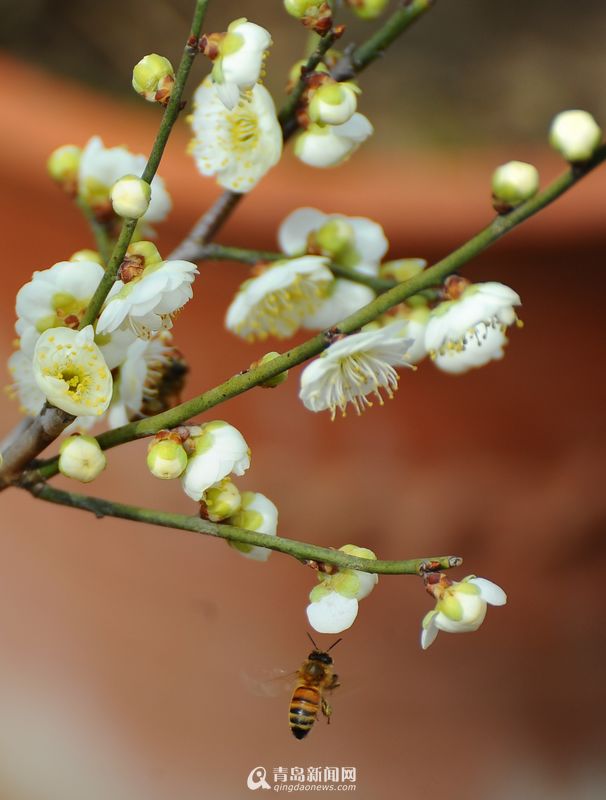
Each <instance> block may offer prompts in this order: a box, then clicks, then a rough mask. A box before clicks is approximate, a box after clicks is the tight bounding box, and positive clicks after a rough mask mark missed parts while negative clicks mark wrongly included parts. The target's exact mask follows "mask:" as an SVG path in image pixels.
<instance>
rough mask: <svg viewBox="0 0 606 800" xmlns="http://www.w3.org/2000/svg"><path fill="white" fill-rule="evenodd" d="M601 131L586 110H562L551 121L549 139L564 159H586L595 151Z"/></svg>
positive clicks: (574, 161)
mask: <svg viewBox="0 0 606 800" xmlns="http://www.w3.org/2000/svg"><path fill="white" fill-rule="evenodd" d="M601 140H602V131H601V129H600V126H599V125H598V124H597V122H596V121H595V119H594V118H593V117H592V116H591V114H589V112H587V111H578V110H575V111H562V112H561V113H560V114H558V115H557V117H556V118H555V119H554V120H553V122H552V123H551V128H550V130H549V141H550V143H551V146H552V147H554V148H555V149H556V150H557V151H558V152H559V153H561V154H562V155H563V156H564V158H565V159H566V161H571V162H572V163H576V162H580V161H588V160H589V159H590V158H591V157H592V155H593V154H594V153H595V151H596V149H597V147H598V145H599V144H600V141H601Z"/></svg>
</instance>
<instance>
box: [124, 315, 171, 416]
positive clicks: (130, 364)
mask: <svg viewBox="0 0 606 800" xmlns="http://www.w3.org/2000/svg"><path fill="white" fill-rule="evenodd" d="M112 335H114V334H112ZM174 355H175V350H174V348H173V346H172V335H171V334H170V333H169V332H168V331H160V332H159V333H158V334H156V335H155V336H153V337H152V338H151V339H149V340H143V339H135V341H133V342H132V343H131V344H129V346H128V347H127V349H126V351H125V358H124V361H123V363H122V364H121V366H120V372H119V374H118V377H117V379H116V380H115V381H114V394H113V397H112V403H111V406H110V408H109V423H110V425H111V427H112V428H116V427H118V426H120V425H126V423H127V422H130V421H131V420H133V419H137V418H139V417H141V416H143V409H144V406H145V403H146V402H147V401H148V400H150V399H152V398H154V397H155V396H156V394H157V390H158V384H159V383H160V381H161V379H162V376H163V374H164V371H165V369H166V368H167V366H168V365H169V364H170V362H171V360H172V359H173V358H174Z"/></svg>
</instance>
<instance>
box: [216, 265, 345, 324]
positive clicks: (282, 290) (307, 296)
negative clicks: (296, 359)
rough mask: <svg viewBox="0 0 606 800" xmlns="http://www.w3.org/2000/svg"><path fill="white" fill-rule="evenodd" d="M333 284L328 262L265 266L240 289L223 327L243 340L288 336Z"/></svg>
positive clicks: (312, 311)
mask: <svg viewBox="0 0 606 800" xmlns="http://www.w3.org/2000/svg"><path fill="white" fill-rule="evenodd" d="M332 282H333V276H332V272H331V271H330V270H329V269H328V259H327V258H324V257H322V256H301V257H300V258H293V259H289V260H284V261H276V262H274V263H273V264H269V265H267V267H266V268H265V269H264V271H263V272H261V274H260V275H258V276H257V277H254V278H250V279H249V280H248V281H246V282H245V283H243V284H242V286H240V289H239V290H238V293H237V294H236V296H235V298H234V299H233V301H232V303H231V305H230V306H229V308H228V310H227V315H226V318H225V325H226V326H227V328H228V329H229V330H230V331H233V332H234V333H236V334H237V335H238V336H241V337H243V338H244V339H250V340H252V339H255V338H257V339H264V338H266V337H267V336H269V335H272V336H277V337H279V338H285V337H287V336H291V335H292V334H293V333H294V332H295V331H296V330H297V328H298V327H299V325H300V324H301V322H302V320H303V318H304V317H306V316H308V315H310V314H313V313H315V312H316V311H317V310H318V308H319V307H320V305H321V303H322V300H323V299H324V297H325V296H326V292H327V290H328V287H329V286H330V285H331V283H332Z"/></svg>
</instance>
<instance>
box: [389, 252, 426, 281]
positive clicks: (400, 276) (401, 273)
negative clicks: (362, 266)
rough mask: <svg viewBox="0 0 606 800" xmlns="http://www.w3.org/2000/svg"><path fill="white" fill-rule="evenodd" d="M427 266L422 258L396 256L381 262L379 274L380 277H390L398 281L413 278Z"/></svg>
mask: <svg viewBox="0 0 606 800" xmlns="http://www.w3.org/2000/svg"><path fill="white" fill-rule="evenodd" d="M426 266H427V261H425V259H424V258H398V259H396V260H395V261H386V262H385V263H384V264H381V268H380V269H379V275H380V276H381V277H382V278H390V279H391V280H393V281H397V282H398V283H403V282H404V281H407V280H410V278H414V276H415V275H418V274H419V272H423V270H424V269H425V267H426Z"/></svg>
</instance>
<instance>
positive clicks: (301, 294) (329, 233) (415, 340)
mask: <svg viewBox="0 0 606 800" xmlns="http://www.w3.org/2000/svg"><path fill="white" fill-rule="evenodd" d="M278 242H279V245H280V249H281V250H282V252H283V253H284V254H285V256H288V257H289V258H285V259H283V260H278V261H273V262H270V263H268V264H262V265H259V266H257V267H255V268H254V270H253V273H254V274H253V277H251V278H250V279H248V280H247V281H246V282H245V283H243V284H242V286H241V287H240V289H239V291H238V293H237V294H236V297H235V298H234V300H233V302H232V303H231V305H230V307H229V309H228V311H227V316H226V326H227V328H228V329H229V330H231V331H233V332H234V333H236V334H238V335H239V336H242V337H244V338H246V339H249V340H251V339H264V338H266V337H267V336H270V335H272V336H276V337H279V338H284V337H287V336H291V335H292V334H293V333H294V332H295V331H296V330H297V329H298V328H299V327H303V328H312V329H316V330H317V329H324V330H330V329H331V328H332V327H333V326H334V325H336V324H337V323H338V322H339V321H340V320H342V319H344V318H346V317H347V316H349V315H350V314H353V313H355V312H356V311H358V310H359V309H360V308H362V307H363V306H365V305H367V304H368V303H369V302H371V301H372V300H373V299H374V298H375V297H376V292H375V291H374V290H373V289H371V288H370V287H369V286H367V285H365V284H364V283H361V282H359V280H364V278H365V277H370V278H383V279H391V280H394V281H396V282H402V281H405V280H407V279H409V278H411V277H413V276H414V275H416V274H418V273H419V272H421V271H422V270H423V269H424V268H425V266H426V262H425V261H424V260H423V259H420V258H405V259H399V260H397V261H388V262H385V263H381V261H382V259H383V257H384V256H385V254H386V252H387V249H388V247H389V243H388V241H387V238H386V237H385V234H384V232H383V229H382V228H381V226H380V225H379V224H377V223H376V222H373V221H372V220H370V219H365V218H363V217H347V216H344V215H341V214H325V213H323V212H322V211H319V210H318V209H315V208H300V209H297V210H296V211H294V212H293V213H292V214H290V215H289V216H288V217H287V218H286V219H285V220H284V221H283V223H282V225H281V226H280V229H279V231H278ZM331 266H335V267H338V268H340V272H339V274H343V272H350V273H351V276H352V278H354V280H349V279H348V278H345V277H335V276H334V275H333V273H332V272H331V269H330V267H331ZM358 279H359V280H358ZM519 305H520V298H519V296H518V295H517V293H516V292H514V291H513V290H512V289H509V288H508V287H507V286H504V285H503V284H501V283H496V282H488V283H477V284H471V283H470V282H469V281H466V280H464V279H462V278H458V277H455V278H451V279H448V280H447V281H446V282H445V284H444V287H443V289H442V291H441V293H440V297H439V299H437V300H431V299H428V298H427V297H426V296H425V295H423V294H419V295H415V296H413V297H411V298H409V299H408V300H407V301H406V302H405V303H401V304H400V305H398V306H396V307H395V308H393V309H391V310H390V311H389V312H388V313H386V314H383V315H381V316H379V317H378V318H377V319H376V320H375V321H374V322H372V323H370V324H368V325H366V326H364V328H362V330H361V331H360V332H359V333H354V334H352V335H349V336H342V335H339V334H336V335H334V336H333V337H332V338H333V343H332V344H331V345H330V346H329V347H328V348H327V349H326V350H325V351H324V352H323V353H322V355H321V356H320V357H319V358H318V359H316V360H315V361H313V362H312V363H311V364H309V365H308V366H307V367H306V368H305V369H304V370H303V373H302V376H301V392H300V397H301V400H302V401H303V403H304V405H305V406H306V407H307V408H308V409H310V410H311V411H322V410H326V409H328V410H330V412H331V414H332V416H333V417H334V415H335V413H336V410H337V409H339V410H340V411H341V412H342V413H345V410H346V407H347V405H348V404H350V403H351V404H352V405H353V406H354V408H355V409H356V410H357V411H358V412H361V411H362V410H364V408H366V407H368V406H370V405H372V396H374V397H375V398H376V399H378V401H379V402H380V403H382V402H383V399H382V395H381V392H384V393H385V394H386V395H387V396H389V397H391V396H393V393H394V391H395V390H396V389H397V385H398V373H397V371H396V368H397V367H411V366H413V365H416V364H417V363H419V362H420V361H421V360H422V359H423V358H425V357H426V356H429V357H430V358H431V360H432V361H433V363H434V364H435V365H436V366H437V367H438V368H439V369H441V370H443V371H445V372H450V373H462V372H467V371H468V370H470V369H473V368H476V367H480V366H483V365H484V364H487V363H488V362H490V361H492V360H495V359H500V358H502V357H503V355H504V347H505V345H506V343H507V335H506V330H507V328H508V327H510V326H511V325H513V324H514V323H515V322H517V315H516V312H515V308H516V307H517V306H519Z"/></svg>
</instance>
